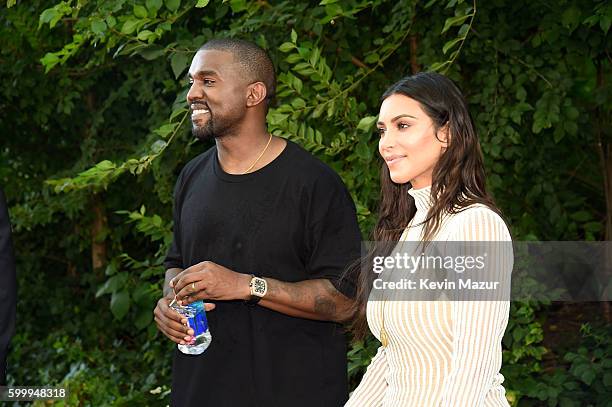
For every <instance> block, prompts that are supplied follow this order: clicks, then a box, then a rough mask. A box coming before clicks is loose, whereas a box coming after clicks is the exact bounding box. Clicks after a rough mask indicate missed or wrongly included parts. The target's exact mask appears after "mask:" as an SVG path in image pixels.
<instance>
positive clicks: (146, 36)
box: [138, 30, 155, 41]
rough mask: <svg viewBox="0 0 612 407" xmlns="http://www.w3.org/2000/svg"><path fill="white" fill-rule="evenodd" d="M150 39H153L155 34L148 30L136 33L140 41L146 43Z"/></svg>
mask: <svg viewBox="0 0 612 407" xmlns="http://www.w3.org/2000/svg"><path fill="white" fill-rule="evenodd" d="M151 37H153V38H155V33H154V32H152V31H149V30H142V31H141V32H139V33H138V39H139V40H140V41H147V40H149V38H151Z"/></svg>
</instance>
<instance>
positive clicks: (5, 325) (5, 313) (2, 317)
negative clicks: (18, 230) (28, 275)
mask: <svg viewBox="0 0 612 407" xmlns="http://www.w3.org/2000/svg"><path fill="white" fill-rule="evenodd" d="M16 303H17V282H16V275H15V258H14V257H13V246H12V243H11V225H10V223H9V217H8V208H7V205H6V200H5V199H4V193H3V192H2V190H0V385H4V384H6V359H7V356H8V347H9V343H10V340H11V337H12V336H13V333H14V331H15V310H16Z"/></svg>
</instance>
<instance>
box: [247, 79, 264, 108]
mask: <svg viewBox="0 0 612 407" xmlns="http://www.w3.org/2000/svg"><path fill="white" fill-rule="evenodd" d="M267 96H268V90H267V89H266V85H264V83H263V82H255V83H252V84H250V85H249V86H248V87H247V99H246V103H247V107H253V106H257V105H258V104H260V103H261V102H262V101H264V100H266V97H267Z"/></svg>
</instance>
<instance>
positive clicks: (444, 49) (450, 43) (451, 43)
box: [442, 38, 463, 55]
mask: <svg viewBox="0 0 612 407" xmlns="http://www.w3.org/2000/svg"><path fill="white" fill-rule="evenodd" d="M462 40H463V38H455V39H454V40H450V41H448V42H447V43H446V44H444V46H443V47H442V53H443V54H445V55H446V53H447V52H448V50H449V49H451V48H453V47H454V46H455V45H457V44H458V43H459V42H461V41H462Z"/></svg>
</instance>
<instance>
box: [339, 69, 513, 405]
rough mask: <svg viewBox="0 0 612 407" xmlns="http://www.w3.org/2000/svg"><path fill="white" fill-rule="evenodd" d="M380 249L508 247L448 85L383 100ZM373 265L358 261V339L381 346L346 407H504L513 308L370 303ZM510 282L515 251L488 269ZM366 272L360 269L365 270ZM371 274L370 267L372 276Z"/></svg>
mask: <svg viewBox="0 0 612 407" xmlns="http://www.w3.org/2000/svg"><path fill="white" fill-rule="evenodd" d="M382 99H383V101H382V104H381V108H380V114H379V120H378V129H379V133H380V141H379V152H380V154H381V156H382V157H383V159H384V161H385V163H384V164H383V168H382V174H381V188H382V191H381V203H380V208H379V219H378V222H377V225H376V227H375V229H374V232H373V240H375V241H378V242H399V241H413V242H437V243H439V242H440V241H443V242H446V241H482V242H492V241H495V242H508V243H507V244H506V245H507V247H510V245H511V237H510V233H509V231H508V228H507V226H506V224H505V222H504V221H503V219H502V218H501V216H500V215H499V210H498V209H497V208H496V206H495V204H494V202H493V200H492V198H491V197H490V196H489V194H488V193H487V191H486V188H485V175H484V167H483V158H482V153H481V151H480V147H479V144H478V138H477V135H476V130H475V126H474V124H473V121H472V119H471V117H470V114H469V112H468V109H467V103H466V101H465V99H464V97H463V96H462V94H461V92H460V91H459V89H458V88H457V87H456V86H455V84H454V83H453V82H452V81H451V80H449V79H448V78H446V77H444V76H442V75H440V74H436V73H420V74H417V75H413V76H409V77H406V78H404V79H402V80H400V81H399V82H397V83H396V84H394V85H392V86H391V87H390V88H389V89H388V90H387V91H386V92H385V94H384V95H383V98H382ZM371 261H372V258H371V256H370V258H366V259H364V260H363V261H362V265H361V269H362V271H361V275H360V280H359V288H358V290H359V296H358V301H357V305H356V311H357V312H356V315H357V317H356V321H355V323H354V324H353V329H354V332H355V335H356V336H357V337H358V338H359V337H361V338H362V337H363V336H364V335H365V332H366V330H367V329H368V327H369V329H370V331H371V332H372V333H373V334H374V336H376V338H377V339H378V340H379V341H381V343H382V345H381V346H380V347H379V349H378V352H377V353H376V355H375V356H374V358H373V359H372V361H371V363H370V365H369V366H368V369H367V371H366V373H365V375H364V377H363V379H362V381H361V383H360V384H359V386H358V387H357V389H355V391H354V392H353V394H352V395H351V398H350V399H349V401H348V403H347V404H346V406H350V407H378V406H383V407H391V406H394V407H395V406H397V407H399V406H402V407H403V406H406V407H408V406H414V407H428V406H435V407H438V406H443V407H447V406H462V407H477V406H508V405H509V404H508V401H507V400H506V398H505V390H504V387H503V386H502V382H503V380H504V379H503V376H502V375H501V374H500V372H499V371H500V368H501V362H502V348H501V341H502V337H503V335H504V331H505V329H506V326H507V323H508V312H509V308H510V303H509V301H508V300H509V298H507V297H506V298H503V299H501V300H496V301H457V300H454V301H451V300H446V301H406V300H394V299H392V298H391V299H387V298H383V299H381V298H377V299H376V300H373V298H372V297H371V294H370V290H371V287H372V282H373V279H374V278H375V276H374V274H373V273H372V266H371V264H372V263H371ZM489 261H490V262H491V264H493V265H494V266H493V267H492V269H493V270H494V271H495V273H497V274H498V277H499V279H500V280H506V281H509V276H510V273H511V271H512V251H511V249H510V250H497V251H494V253H493V256H492V258H490V259H489ZM364 264H366V266H365V267H364ZM367 264H369V265H370V266H369V267H368V266H367Z"/></svg>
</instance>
